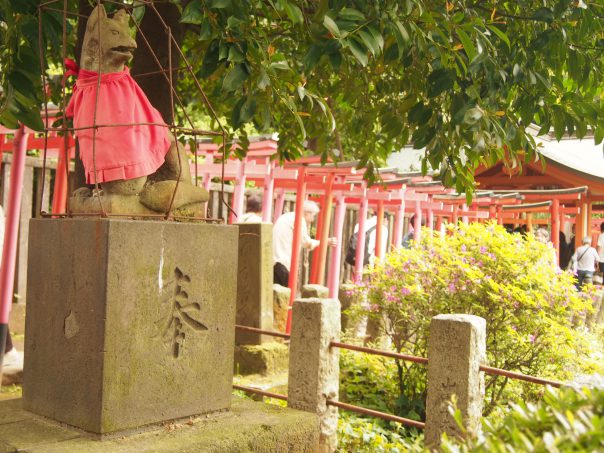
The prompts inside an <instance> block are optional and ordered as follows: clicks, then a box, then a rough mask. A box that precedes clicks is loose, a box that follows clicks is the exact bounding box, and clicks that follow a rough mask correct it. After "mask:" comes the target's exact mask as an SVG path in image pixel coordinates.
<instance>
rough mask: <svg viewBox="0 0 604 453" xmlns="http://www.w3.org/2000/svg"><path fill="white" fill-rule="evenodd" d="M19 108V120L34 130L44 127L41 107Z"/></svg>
mask: <svg viewBox="0 0 604 453" xmlns="http://www.w3.org/2000/svg"><path fill="white" fill-rule="evenodd" d="M19 110H20V111H19V114H18V115H17V117H18V118H19V121H21V122H22V123H23V124H25V125H26V126H27V127H29V128H30V129H33V130H34V131H41V130H43V129H44V122H43V121H42V116H41V114H40V109H25V108H20V109H19Z"/></svg>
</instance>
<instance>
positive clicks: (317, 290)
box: [300, 283, 329, 299]
mask: <svg viewBox="0 0 604 453" xmlns="http://www.w3.org/2000/svg"><path fill="white" fill-rule="evenodd" d="M300 294H301V296H302V297H301V298H302V299H312V298H315V297H316V298H319V299H327V298H328V297H329V288H327V287H326V286H323V285H315V284H312V283H311V284H308V285H304V286H302V290H301V291H300Z"/></svg>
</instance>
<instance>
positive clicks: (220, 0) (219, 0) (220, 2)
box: [210, 0, 231, 9]
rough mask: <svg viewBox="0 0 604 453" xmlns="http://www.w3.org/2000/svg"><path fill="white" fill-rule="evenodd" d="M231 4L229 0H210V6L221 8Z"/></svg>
mask: <svg viewBox="0 0 604 453" xmlns="http://www.w3.org/2000/svg"><path fill="white" fill-rule="evenodd" d="M229 6H231V0H212V2H211V3H210V8H214V9H223V8H228V7H229Z"/></svg>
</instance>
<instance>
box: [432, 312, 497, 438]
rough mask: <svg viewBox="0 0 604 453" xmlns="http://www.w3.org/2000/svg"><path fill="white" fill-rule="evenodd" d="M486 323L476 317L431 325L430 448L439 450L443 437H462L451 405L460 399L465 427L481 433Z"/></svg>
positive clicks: (436, 320) (452, 318) (456, 317)
mask: <svg viewBox="0 0 604 453" xmlns="http://www.w3.org/2000/svg"><path fill="white" fill-rule="evenodd" d="M485 362H486V321H485V320H484V319H483V318H480V317H478V316H473V315H438V316H435V317H434V318H432V322H431V323H430V338H429V341H428V396H427V400H426V431H425V443H426V447H427V448H430V449H436V448H438V446H439V445H440V438H441V435H442V433H447V435H448V436H460V435H461V431H460V429H459V428H458V426H457V423H456V422H455V420H454V419H453V417H452V416H451V415H450V414H449V410H448V405H449V402H450V401H451V398H452V396H453V395H456V401H457V408H458V409H459V410H460V411H461V413H462V416H463V420H464V427H465V428H466V430H467V431H468V432H471V433H473V432H474V433H475V432H476V431H478V430H479V429H480V419H481V416H482V405H483V400H484V376H483V374H482V373H481V372H480V370H479V367H480V365H481V364H484V363H485Z"/></svg>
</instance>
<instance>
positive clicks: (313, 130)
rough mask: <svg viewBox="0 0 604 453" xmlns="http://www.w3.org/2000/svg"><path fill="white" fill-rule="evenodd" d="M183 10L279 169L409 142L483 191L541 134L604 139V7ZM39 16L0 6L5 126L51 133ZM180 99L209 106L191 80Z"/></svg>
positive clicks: (233, 123)
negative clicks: (41, 111)
mask: <svg viewBox="0 0 604 453" xmlns="http://www.w3.org/2000/svg"><path fill="white" fill-rule="evenodd" d="M82 1H84V0H82ZM76 3H77V2H76V1H75V0H70V1H68V4H69V7H70V8H71V10H72V11H75V10H76V8H77V4H76ZM175 3H177V4H178V5H179V7H181V8H182V16H181V19H180V20H181V22H183V23H186V24H187V26H188V30H189V32H188V36H187V37H186V41H185V46H184V48H185V52H186V55H187V56H188V57H189V59H190V61H191V62H192V63H193V67H194V68H193V69H194V71H195V73H196V74H197V75H198V76H199V77H200V78H201V80H202V84H203V86H204V88H205V89H206V91H207V93H208V95H209V98H210V101H211V102H212V103H213V105H214V106H215V107H216V108H217V111H218V113H219V114H220V115H221V116H222V117H223V118H225V119H226V121H227V123H228V127H229V130H230V131H231V132H232V133H233V134H236V135H238V136H239V137H240V139H241V140H242V142H243V143H245V141H246V137H247V133H248V132H249V131H250V127H251V126H253V128H254V129H255V130H256V131H259V132H268V131H270V132H273V131H276V132H279V136H280V148H279V153H280V157H281V158H283V159H292V158H295V157H297V156H299V155H300V154H301V153H302V152H304V149H305V147H308V148H311V149H312V150H314V151H316V152H320V153H321V154H322V156H324V158H328V157H337V156H342V155H344V156H346V158H358V159H359V160H360V165H361V166H367V168H368V169H369V173H371V172H372V170H373V169H374V168H375V167H376V166H378V165H381V164H383V163H384V160H385V158H386V157H387V155H388V154H389V153H391V152H392V151H394V150H398V149H400V148H402V147H403V146H405V145H408V144H412V145H413V146H414V147H416V148H423V147H425V148H426V151H427V153H426V161H425V164H424V169H427V168H428V166H431V167H432V168H435V169H438V170H439V171H440V173H441V176H442V178H443V180H444V181H445V182H446V183H450V184H457V187H458V189H464V188H466V189H468V188H470V189H471V187H472V170H473V169H474V168H475V167H476V166H477V165H478V164H480V163H493V162H495V161H497V160H499V159H501V158H504V157H505V158H509V159H511V160H515V159H518V157H519V155H522V156H524V157H526V158H529V159H530V158H532V157H533V156H534V151H535V143H534V140H533V138H532V136H531V135H530V133H529V132H528V131H527V126H528V125H529V124H531V123H535V124H537V125H538V126H539V127H540V129H541V131H542V132H545V131H548V130H550V128H553V130H554V132H555V135H556V137H557V138H561V137H562V135H563V134H564V133H571V134H576V135H577V136H579V137H583V136H585V135H586V134H587V133H588V131H589V130H590V129H591V130H592V131H593V132H594V133H595V137H596V142H597V143H600V142H601V141H602V138H603V137H604V109H603V98H602V95H603V93H602V85H603V84H602V74H604V62H603V59H602V57H601V54H602V50H603V49H604V34H603V33H604V5H602V3H601V2H595V1H594V2H585V1H583V0H573V1H571V0H538V1H537V0H519V1H505V2H495V1H485V0H474V1H465V0H461V1H455V0H450V1H449V0H445V1H438V2H436V1H431V0H418V1H412V0H347V1H345V0H317V1H308V0H189V1H184V0H183V1H176V2H175ZM37 4H38V1H36V0H19V1H12V2H11V1H9V0H0V5H1V6H2V10H1V12H0V14H1V16H0V23H1V25H0V26H2V28H3V29H4V30H3V32H4V33H3V37H2V38H1V39H2V45H3V48H2V52H1V54H0V66H1V67H2V87H3V89H4V95H3V102H2V107H1V108H2V110H1V111H0V121H1V122H2V123H3V124H7V125H11V124H14V123H15V122H16V121H17V120H21V121H23V122H25V123H26V124H28V125H32V126H36V125H38V126H39V124H40V123H39V118H34V117H36V112H35V111H34V110H35V109H33V108H34V107H35V106H36V105H39V102H40V99H39V97H40V96H39V94H35V93H39V92H40V91H41V90H40V89H39V80H38V79H39V72H40V68H39V67H38V66H39V65H38V64H37V63H36V56H37V50H36V49H37V19H36V14H37V10H36V7H37ZM137 9H139V8H137ZM146 13H147V14H148V13H149V11H146ZM68 26H69V27H73V23H72V22H70V23H69V24H68ZM60 28H61V26H60V17H59V16H58V13H53V12H44V27H43V30H42V31H43V39H44V42H43V44H44V46H45V48H46V49H47V54H46V56H47V60H46V62H47V63H48V62H52V61H54V62H55V63H56V62H57V61H58V59H57V58H56V57H57V53H58V49H60V47H61V40H60V36H61V35H60V32H61V30H60ZM73 35H74V34H73V33H71V32H69V33H68V37H69V40H72V39H73ZM72 44H73V43H72V42H71V41H70V42H69V43H68V46H71V45H72ZM15 71H16V73H15ZM181 88H182V89H183V90H184V91H185V92H186V93H188V94H189V96H183V97H184V98H187V99H189V100H190V103H191V108H193V109H196V108H201V102H200V99H198V98H196V97H192V96H193V94H194V90H193V85H192V83H191V81H190V79H186V78H183V79H182V81H181ZM369 173H368V175H369Z"/></svg>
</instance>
